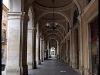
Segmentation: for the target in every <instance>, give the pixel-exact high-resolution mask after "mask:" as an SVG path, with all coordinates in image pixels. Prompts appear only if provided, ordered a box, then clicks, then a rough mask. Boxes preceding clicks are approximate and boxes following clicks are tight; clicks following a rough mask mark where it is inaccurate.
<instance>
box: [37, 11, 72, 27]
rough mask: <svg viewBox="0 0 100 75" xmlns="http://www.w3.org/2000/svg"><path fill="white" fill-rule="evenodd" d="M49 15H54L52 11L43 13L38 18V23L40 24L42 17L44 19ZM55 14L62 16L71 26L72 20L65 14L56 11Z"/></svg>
mask: <svg viewBox="0 0 100 75" xmlns="http://www.w3.org/2000/svg"><path fill="white" fill-rule="evenodd" d="M49 13H52V11H45V12H43V13H41V14H40V15H39V16H38V17H37V19H36V23H38V22H39V20H40V18H41V17H43V16H44V15H46V14H49ZM54 13H57V14H60V15H62V16H63V17H64V18H65V19H66V21H68V22H69V25H70V26H71V20H70V18H69V17H68V16H67V15H66V14H65V13H64V12H59V11H55V12H54Z"/></svg>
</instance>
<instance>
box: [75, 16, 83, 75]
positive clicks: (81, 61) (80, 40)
mask: <svg viewBox="0 0 100 75" xmlns="http://www.w3.org/2000/svg"><path fill="white" fill-rule="evenodd" d="M77 19H78V21H79V44H80V45H79V46H80V53H79V54H80V58H79V60H80V72H81V74H83V70H84V69H83V50H82V26H81V15H79V16H78V17H77Z"/></svg>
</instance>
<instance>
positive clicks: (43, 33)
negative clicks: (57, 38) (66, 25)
mask: <svg viewBox="0 0 100 75" xmlns="http://www.w3.org/2000/svg"><path fill="white" fill-rule="evenodd" d="M47 31H51V30H46V31H45V32H44V33H43V34H45V33H46V32H47ZM55 31H58V32H59V33H60V34H61V35H62V33H61V31H59V30H55Z"/></svg>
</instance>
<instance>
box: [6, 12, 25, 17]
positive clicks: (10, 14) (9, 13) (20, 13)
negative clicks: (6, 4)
mask: <svg viewBox="0 0 100 75" xmlns="http://www.w3.org/2000/svg"><path fill="white" fill-rule="evenodd" d="M7 15H8V16H21V15H25V12H8V13H7Z"/></svg>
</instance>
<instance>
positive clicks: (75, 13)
mask: <svg viewBox="0 0 100 75" xmlns="http://www.w3.org/2000/svg"><path fill="white" fill-rule="evenodd" d="M77 17H78V13H77V10H75V11H74V16H73V25H75V24H76V23H77V21H78V19H77Z"/></svg>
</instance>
